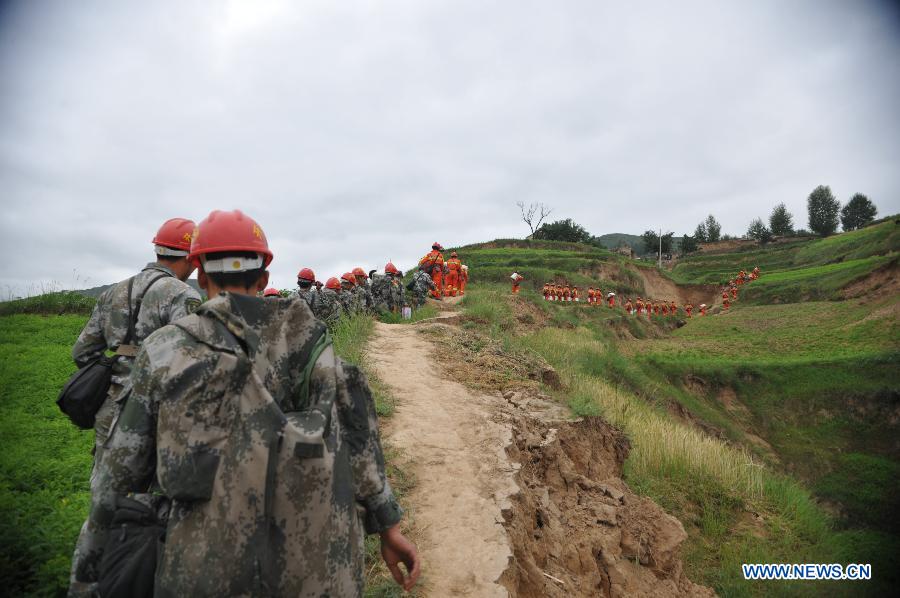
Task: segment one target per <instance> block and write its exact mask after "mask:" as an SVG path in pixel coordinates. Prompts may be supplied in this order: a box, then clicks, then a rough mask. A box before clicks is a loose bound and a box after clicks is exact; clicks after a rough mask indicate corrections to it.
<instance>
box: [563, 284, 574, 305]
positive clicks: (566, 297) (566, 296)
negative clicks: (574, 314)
mask: <svg viewBox="0 0 900 598" xmlns="http://www.w3.org/2000/svg"><path fill="white" fill-rule="evenodd" d="M562 300H563V301H571V300H572V289H571V288H570V287H569V285H568V284H566V286H564V287H563V292H562Z"/></svg>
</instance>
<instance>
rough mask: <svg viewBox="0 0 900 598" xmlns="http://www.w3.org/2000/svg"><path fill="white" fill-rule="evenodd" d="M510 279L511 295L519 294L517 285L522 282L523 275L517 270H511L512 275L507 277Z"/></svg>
mask: <svg viewBox="0 0 900 598" xmlns="http://www.w3.org/2000/svg"><path fill="white" fill-rule="evenodd" d="M509 278H510V279H511V280H512V293H513V295H518V294H519V285H520V284H522V281H523V280H525V277H524V276H522V275H521V274H519V273H518V272H513V273H512V276H510V277H509Z"/></svg>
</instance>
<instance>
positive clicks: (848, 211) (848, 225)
mask: <svg viewBox="0 0 900 598" xmlns="http://www.w3.org/2000/svg"><path fill="white" fill-rule="evenodd" d="M877 213H878V208H876V207H875V204H873V203H872V201H871V200H870V199H869V198H868V197H866V196H865V195H863V194H862V193H857V194H856V195H854V196H853V197H852V198H850V201H849V202H848V203H847V205H845V206H844V209H842V210H841V226H843V227H844V230H845V231H846V230H856V229H858V228H862V227H864V226H866V225H867V224H869V223H870V222H872V221H873V220H875V214H877Z"/></svg>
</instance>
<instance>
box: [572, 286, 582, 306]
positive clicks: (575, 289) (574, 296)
mask: <svg viewBox="0 0 900 598" xmlns="http://www.w3.org/2000/svg"><path fill="white" fill-rule="evenodd" d="M572 301H574V302H575V303H579V302H580V301H581V300H580V299H579V297H578V287H572Z"/></svg>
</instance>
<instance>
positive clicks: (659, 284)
mask: <svg viewBox="0 0 900 598" xmlns="http://www.w3.org/2000/svg"><path fill="white" fill-rule="evenodd" d="M635 272H637V274H638V275H639V276H640V277H641V278H642V279H643V281H644V289H645V290H646V292H647V293H648V294H649V296H650V297H651V298H653V299H666V300H670V299H674V300H675V301H676V302H678V304H679V305H684V304H685V303H687V302H691V303H693V304H694V305H700V304H701V303H706V304H708V305H713V304H714V303H715V301H716V299H717V295H718V294H720V292H721V291H719V288H718V287H717V286H715V285H706V284H691V285H680V284H675V283H674V282H672V281H671V280H669V279H668V278H666V277H665V276H663V275H662V274H660V272H659V271H658V270H655V269H650V268H635Z"/></svg>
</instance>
